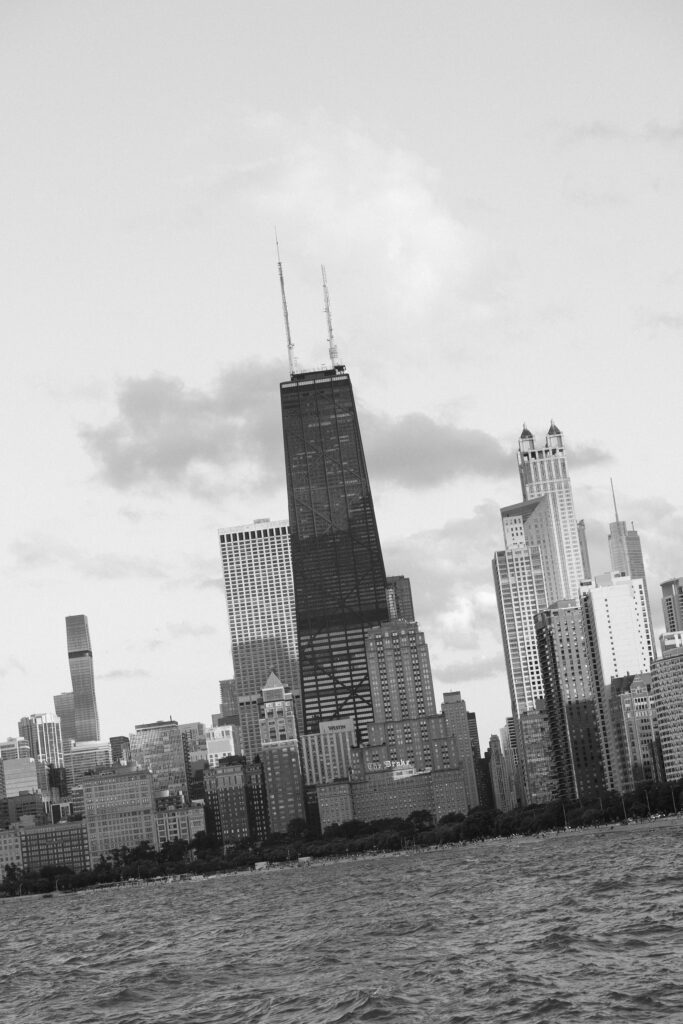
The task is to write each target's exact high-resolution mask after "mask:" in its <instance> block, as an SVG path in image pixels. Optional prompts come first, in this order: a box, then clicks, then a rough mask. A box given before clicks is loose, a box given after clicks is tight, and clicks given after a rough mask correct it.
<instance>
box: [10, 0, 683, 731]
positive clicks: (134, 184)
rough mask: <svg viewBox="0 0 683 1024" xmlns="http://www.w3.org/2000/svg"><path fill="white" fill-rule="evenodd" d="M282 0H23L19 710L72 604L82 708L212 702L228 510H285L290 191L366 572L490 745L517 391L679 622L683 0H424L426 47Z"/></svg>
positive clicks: (200, 707)
mask: <svg viewBox="0 0 683 1024" xmlns="http://www.w3.org/2000/svg"><path fill="white" fill-rule="evenodd" d="M304 9H305V14H306V16H305V17H303V12H304ZM86 11H87V17H86V16H85V12H86ZM299 11H300V12H301V14H302V17H301V18H297V17H291V18H290V17H287V16H285V13H284V11H278V10H275V11H270V12H269V17H268V19H264V18H262V17H260V16H259V5H258V4H257V5H256V8H255V9H253V5H252V8H251V9H250V6H249V5H246V4H245V5H242V4H240V3H239V2H238V3H237V4H236V5H230V10H227V9H225V8H224V5H220V4H213V3H206V4H204V3H200V4H198V5H197V7H196V9H195V10H194V11H193V22H192V24H193V32H192V33H187V32H186V31H185V28H186V13H185V12H183V10H182V8H181V6H180V5H176V4H174V3H173V2H170V3H167V4H165V5H164V6H163V9H162V8H161V7H159V6H157V5H156V4H154V3H152V4H150V5H149V6H147V5H146V6H145V8H144V9H143V8H140V9H139V10H138V11H136V12H135V13H134V14H131V16H130V18H126V19H123V18H122V17H121V16H120V12H118V11H116V10H115V9H114V8H113V7H111V8H108V9H104V8H103V9H97V10H95V9H94V8H91V7H87V8H86V7H85V6H84V5H80V4H78V3H76V4H74V5H72V6H70V7H69V8H68V9H67V10H61V11H59V12H57V11H56V10H52V9H51V8H50V7H49V6H48V5H44V6H43V7H42V8H41V15H40V17H38V18H33V17H32V16H31V11H30V10H29V9H27V8H24V7H22V6H19V7H17V8H16V9H13V10H12V11H11V12H10V13H9V14H8V15H7V18H6V21H5V23H4V25H3V34H2V36H3V41H2V44H0V45H2V46H3V57H4V60H3V62H2V63H1V67H2V71H0V74H2V75H3V76H4V85H5V88H4V89H2V90H0V113H1V114H2V117H3V125H4V134H5V138H6V140H7V144H8V147H10V151H11V153H12V160H11V161H8V162H7V164H6V165H5V166H4V167H3V169H2V171H1V172H0V173H1V174H2V184H3V186H4V187H3V189H2V190H1V194H2V196H3V197H4V198H3V199H1V200H0V202H1V203H2V216H3V223H4V224H5V232H4V243H5V244H4V246H3V250H2V257H3V259H4V263H3V269H4V271H5V280H6V283H7V288H6V292H7V301H6V303H5V304H4V308H3V312H2V314H1V316H2V327H3V331H4V334H5V336H6V338H7V339H9V343H8V346H7V349H6V352H5V353H4V358H5V359H6V360H7V361H8V365H6V366H5V368H4V373H3V374H2V375H0V380H1V381H2V385H1V386H2V388H3V402H2V408H3V414H4V416H5V417H6V422H7V429H6V431H5V445H4V450H3V458H4V465H5V473H6V479H7V480H8V481H11V483H12V486H11V500H10V501H8V502H7V503H6V507H5V516H6V520H7V521H6V524H5V529H4V530H3V534H2V538H3V548H2V557H3V574H2V588H3V589H2V598H1V599H2V605H3V608H4V609H6V610H8V612H9V614H8V615H7V616H6V619H5V621H7V622H8V641H7V642H6V643H5V644H3V648H2V657H1V658H0V673H1V685H2V687H3V708H4V710H5V714H6V716H7V726H6V730H5V731H6V732H14V729H15V723H16V721H18V719H19V718H20V717H22V716H23V715H26V714H31V713H40V712H48V711H49V710H50V708H51V706H52V704H51V698H52V695H53V694H58V693H60V692H62V691H65V690H66V689H67V688H68V686H69V677H68V666H67V665H66V664H65V663H64V662H65V659H64V653H63V617H64V615H65V614H68V613H69V612H70V611H71V610H74V609H75V610H79V609H85V610H86V611H87V613H88V616H89V620H90V627H91V632H92V634H93V637H92V639H93V648H94V650H95V652H96V660H97V698H98V708H99V714H100V718H101V724H102V729H101V733H102V735H112V734H120V733H123V732H127V731H129V730H130V728H131V724H132V722H133V721H153V720H156V719H158V718H160V717H165V716H170V715H173V716H174V717H176V718H177V719H179V720H181V721H182V720H190V719H195V718H197V717H198V716H199V717H206V718H208V715H209V713H210V711H211V710H213V709H214V708H215V704H216V698H215V693H216V681H217V680H219V679H226V678H228V677H229V676H230V674H231V672H230V659H229V652H228V644H227V641H226V630H225V611H224V605H223V600H222V595H221V586H222V584H221V579H220V566H219V565H218V562H217V558H216V551H215V548H216V544H215V535H216V530H217V529H218V528H220V526H221V525H222V524H224V523H226V522H228V523H235V522H246V521H248V520H252V519H254V518H258V517H262V516H263V517H265V516H269V517H270V518H271V519H273V520H276V519H282V518H283V517H284V516H285V515H286V500H285V480H284V470H283V465H282V443H281V436H280V425H279V410H278V407H277V386H278V383H279V381H280V380H282V379H283V377H284V375H285V372H286V351H285V346H284V342H283V331H282V319H281V309H280V296H279V294H278V289H277V279H276V276H275V273H274V263H275V254H274V243H273V225H274V224H277V226H278V231H279V235H280V241H281V246H282V256H283V261H284V263H285V269H286V272H287V279H288V300H289V305H290V318H291V327H292V336H293V339H294V342H295V347H296V353H297V355H298V357H299V359H300V361H301V365H302V366H305V367H309V368H315V366H317V365H319V364H320V363H322V362H323V361H324V358H325V350H324V343H323V342H322V341H321V339H322V338H324V335H325V318H324V314H323V311H322V309H321V307H322V301H321V294H320V283H319V276H318V271H317V267H318V264H319V263H320V262H322V261H324V262H325V264H326V267H327V273H328V278H329V283H330V293H331V299H332V307H333V313H334V326H335V335H336V337H337V339H338V342H339V347H340V350H341V352H342V355H343V359H344V362H345V363H346V364H348V366H349V368H350V371H351V373H352V376H353V380H354V384H355V389H356V393H357V400H358V403H359V420H360V424H361V429H362V432H363V439H364V445H365V450H366V458H367V462H368V470H369V474H370V477H371V479H372V482H373V496H374V501H375V506H376V513H377V519H378V524H379V530H380V535H381V537H382V548H383V554H384V559H385V565H386V570H387V572H388V573H403V574H405V575H406V576H407V577H409V578H410V579H411V581H412V585H413V593H414V596H415V610H416V615H417V619H418V621H419V623H420V626H421V628H422V629H423V630H424V632H425V635H426V637H427V638H428V642H429V648H430V656H431V661H432V668H433V674H434V681H435V688H436V691H437V699H438V696H439V695H440V694H441V693H443V692H444V691H447V690H458V691H461V692H462V693H463V696H464V698H465V699H466V701H467V703H468V707H470V708H472V709H473V710H474V711H476V713H477V716H478V720H479V723H480V731H481V735H482V738H483V740H484V741H485V740H486V738H487V736H488V735H489V733H490V732H491V731H493V730H496V731H497V730H498V728H500V726H501V725H502V722H503V720H504V717H505V715H506V713H507V710H508V708H507V703H508V699H507V685H506V681H505V667H504V660H503V656H502V651H501V647H500V641H499V638H498V636H497V632H498V630H497V615H496V609H495V597H494V592H493V587H492V585H491V581H490V568H489V559H490V553H491V551H492V550H494V549H495V548H496V547H497V546H498V545H499V536H500V534H499V528H500V527H499V514H498V509H499V508H500V507H501V506H502V505H504V504H505V503H506V502H507V501H509V500H510V495H511V493H513V492H514V490H515V466H514V446H515V439H516V437H517V436H518V434H519V430H520V429H521V425H522V423H523V422H524V421H526V422H527V423H528V425H529V427H530V428H531V429H532V430H537V431H539V432H540V431H541V430H545V429H546V428H547V425H548V423H549V421H550V419H551V418H554V419H555V420H556V422H557V423H559V424H561V426H562V428H563V430H564V431H565V432H566V446H567V450H568V452H569V455H570V459H571V467H572V481H573V485H574V497H575V506H576V514H577V516H578V517H579V518H583V519H585V520H586V524H587V531H588V538H589V543H590V545H591V558H592V561H593V572H594V573H600V572H603V571H606V570H607V569H608V568H609V565H610V562H609V553H608V549H607V533H608V529H609V523H610V521H611V520H612V511H611V493H610V485H609V479H610V477H612V478H613V480H614V484H615V488H616V491H617V494H618V496H619V512H620V514H621V515H622V516H623V518H624V521H625V522H627V523H628V524H630V523H631V522H632V521H633V522H635V526H636V529H637V531H638V533H639V536H640V540H641V543H642V550H643V554H644V558H645V560H646V564H647V565H648V572H649V575H648V583H649V589H650V596H651V603H652V611H653V614H654V616H655V633H658V632H660V631H661V612H660V608H659V600H658V590H659V583H660V582H661V581H663V580H666V579H672V578H677V577H679V576H680V575H681V574H682V573H683V552H681V551H680V549H679V545H678V542H677V538H678V537H679V536H680V534H681V511H680V510H681V509H682V508H683V484H680V483H679V482H678V480H677V479H676V476H675V474H673V473H671V468H670V453H669V450H668V446H667V445H666V444H665V443H664V439H665V437H667V436H668V435H669V434H671V433H674V434H675V431H676V426H677V424H676V423H675V421H674V420H673V416H674V415H675V413H674V410H675V409H676V408H677V401H676V399H677V396H676V394H675V392H674V388H675V383H674V382H675V381H676V380H677V378H678V375H679V374H678V368H679V365H680V362H681V360H682V359H683V355H682V354H681V346H680V332H681V329H682V325H683V310H682V309H681V304H680V280H681V266H680V254H679V239H680V220H681V212H682V211H683V185H682V184H681V181H680V174H679V171H678V164H679V157H680V153H679V149H680V144H681V130H680V112H679V110H678V102H677V97H678V96H679V95H680V93H681V88H682V87H683V69H681V66H680V60H679V54H678V47H677V46H676V40H677V39H678V38H679V37H680V30H681V27H682V24H681V22H682V21H683V12H682V11H681V10H680V9H679V8H678V6H677V5H673V4H666V3H664V4H662V5H656V7H654V8H653V7H652V5H646V4H644V3H636V4H634V5H631V6H629V9H628V12H627V13H625V12H624V11H623V8H622V6H621V5H617V4H616V3H609V2H608V3H605V4H604V5H598V6H597V7H595V9H593V10H589V11H584V12H583V13H582V16H581V17H580V18H579V17H577V16H576V13H575V9H574V7H573V6H572V5H569V4H566V5H565V4H562V3H560V4H558V5H553V9H552V11H551V10H550V9H549V8H547V5H543V4H540V3H528V4H523V5H521V6H520V7H519V8H516V9H515V10H514V11H512V9H507V8H505V7H503V6H502V5H490V4H487V3H486V2H484V3H482V4H481V5H476V9H475V8H474V6H473V5H442V4H435V5H434V6H433V7H430V8H429V10H428V11H426V12H425V13H424V18H423V30H422V35H421V42H420V44H419V45H416V44H415V35H414V19H413V18H412V17H408V14H407V8H404V9H401V5H398V9H396V8H393V9H392V17H391V18H387V16H386V15H387V11H386V10H385V9H384V8H383V7H382V5H381V4H380V5H379V6H378V7H377V8H373V9H372V10H367V9H363V11H362V19H361V16H360V9H359V8H358V7H356V6H354V5H353V4H350V5H348V6H345V8H344V10H343V11H336V12H335V26H336V28H335V33H334V46H332V47H330V45H329V44H330V32H329V21H328V19H327V17H326V14H329V11H330V9H329V8H326V6H325V5H324V4H323V5H319V7H316V8H315V9H313V8H309V7H304V6H302V7H301V8H299ZM388 23H389V24H390V26H391V28H390V32H389V35H388V36H387V24H388ZM359 38H362V39H363V40H365V41H366V45H365V46H363V47H361V52H360V53H359V47H358V40H359ZM587 39H590V40H591V43H590V46H589V45H588V44H587ZM379 49H381V50H382V52H383V53H384V54H385V56H386V63H385V64H384V65H382V66H378V64H377V61H376V59H374V58H375V55H376V51H378V50H379ZM254 53H258V54H259V55H261V56H262V58H263V59H262V61H259V65H260V67H261V71H262V73H261V74H259V75H258V76H255V75H254V73H253V55H254ZM475 55H476V59H475ZM352 64H353V66H354V67H355V69H356V70H355V73H354V75H353V76H349V75H348V73H347V71H348V68H349V67H350V66H351V65H352ZM122 67H125V68H126V71H127V73H126V74H125V75H123V76H122V75H121V73H120V71H121V68H122ZM178 68H184V69H186V70H187V73H185V74H183V75H182V76H179V75H178ZM655 72H656V73H655ZM312 81H315V82H316V88H315V89H314V90H311V82H312ZM435 95H439V96H441V97H445V98H446V99H447V102H448V117H447V119H446V120H444V116H443V112H442V111H441V112H440V110H439V106H440V105H439V104H436V103H435V102H434V97H435ZM238 96H239V97H240V99H239V100H238V99H237V97H238ZM140 97H144V101H142V102H141V100H140ZM27 125H30V126H31V129H30V131H29V130H27V127H26V126H27ZM664 369H665V370H666V372H663V370H664ZM653 422H654V424H655V425H654V426H652V424H653ZM246 453H248V457H247V455H246ZM46 496H49V506H48V508H49V511H50V516H49V519H48V517H47V515H46V504H47V503H46V500H45V499H46ZM128 709H130V712H129V710H128Z"/></svg>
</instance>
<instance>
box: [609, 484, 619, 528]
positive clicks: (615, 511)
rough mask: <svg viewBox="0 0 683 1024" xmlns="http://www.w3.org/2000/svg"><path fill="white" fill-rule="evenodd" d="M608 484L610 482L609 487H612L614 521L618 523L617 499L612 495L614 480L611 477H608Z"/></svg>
mask: <svg viewBox="0 0 683 1024" xmlns="http://www.w3.org/2000/svg"><path fill="white" fill-rule="evenodd" d="M609 484H610V487H611V488H612V501H613V502H614V518H615V521H616V522H617V523H618V522H619V513H618V512H617V499H616V497H615V495H614V481H613V480H612V477H610V478H609Z"/></svg>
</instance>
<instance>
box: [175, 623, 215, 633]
mask: <svg viewBox="0 0 683 1024" xmlns="http://www.w3.org/2000/svg"><path fill="white" fill-rule="evenodd" d="M168 632H169V633H170V635H171V636H172V637H177V636H211V635H212V634H214V633H216V632H217V630H216V629H215V627H214V626H208V625H205V624H199V625H196V624H194V623H192V622H170V623H169V624H168Z"/></svg>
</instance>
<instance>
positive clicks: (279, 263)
mask: <svg viewBox="0 0 683 1024" xmlns="http://www.w3.org/2000/svg"><path fill="white" fill-rule="evenodd" d="M275 248H276V250H277V272H278V274H279V276H280V292H281V293H282V315H283V317H284V321H285V334H286V336H287V357H288V359H289V375H290V377H293V376H294V344H293V342H292V335H291V333H290V330H289V313H288V312H287V298H286V296H285V279H284V277H283V274H282V261H281V260H280V243H279V242H278V240H277V230H276V231H275Z"/></svg>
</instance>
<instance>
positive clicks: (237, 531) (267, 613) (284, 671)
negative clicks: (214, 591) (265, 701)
mask: <svg viewBox="0 0 683 1024" xmlns="http://www.w3.org/2000/svg"><path fill="white" fill-rule="evenodd" d="M220 546H221V560H222V564H223V578H224V581H225V595H226V599H227V605H228V616H229V619H230V636H231V650H232V662H233V669H234V673H235V679H234V686H232V687H231V686H228V685H227V682H228V681H226V687H225V691H226V692H225V694H224V693H223V689H221V700H222V701H224V698H225V697H229V698H230V699H232V697H233V695H236V698H237V710H238V714H239V722H240V731H241V742H242V748H243V750H244V753H245V755H246V757H247V758H248V759H249V760H251V758H253V757H254V755H255V754H257V753H258V752H259V750H260V749H261V742H260V734H259V702H260V700H261V689H262V687H263V685H264V684H265V682H266V680H267V678H268V676H269V675H270V673H271V671H274V672H275V673H276V675H277V676H278V677H279V679H280V680H281V681H282V683H283V684H284V685H285V686H286V687H287V688H288V689H289V690H291V692H292V695H293V697H294V705H295V708H296V709H297V712H298V713H299V714H300V711H299V705H300V683H299V661H298V654H297V641H296V625H295V617H294V585H293V582H292V561H291V555H290V545H289V525H288V523H287V522H286V521H278V522H271V521H270V519H257V520H256V521H255V522H253V523H250V524H248V525H246V526H235V527H232V528H231V529H229V530H223V531H221V533H220ZM222 686H223V684H221V687H222ZM222 706H223V705H221V707H222Z"/></svg>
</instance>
